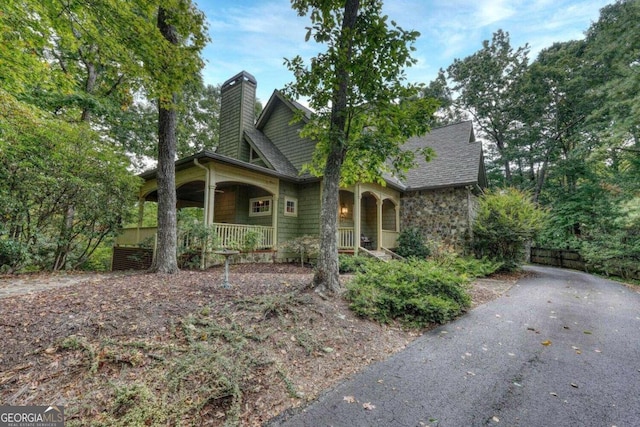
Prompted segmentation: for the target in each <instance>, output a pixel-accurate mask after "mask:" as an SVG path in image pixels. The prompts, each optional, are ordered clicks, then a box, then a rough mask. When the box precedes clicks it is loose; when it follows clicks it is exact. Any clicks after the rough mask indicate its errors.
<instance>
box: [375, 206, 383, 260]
mask: <svg viewBox="0 0 640 427" xmlns="http://www.w3.org/2000/svg"><path fill="white" fill-rule="evenodd" d="M382 202H383V200H382V194H379V197H376V211H377V212H376V216H377V219H376V222H377V228H378V238H377V239H376V250H378V251H379V250H380V248H381V247H382Z"/></svg>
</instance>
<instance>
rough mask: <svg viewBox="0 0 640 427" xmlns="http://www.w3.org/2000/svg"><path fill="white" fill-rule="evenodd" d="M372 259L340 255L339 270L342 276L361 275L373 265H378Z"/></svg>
mask: <svg viewBox="0 0 640 427" xmlns="http://www.w3.org/2000/svg"><path fill="white" fill-rule="evenodd" d="M377 262H379V261H377V260H374V259H373V258H371V257H366V256H360V255H345V254H340V255H338V269H339V271H340V274H349V273H359V272H364V271H366V270H367V267H368V266H369V265H370V264H371V263H377Z"/></svg>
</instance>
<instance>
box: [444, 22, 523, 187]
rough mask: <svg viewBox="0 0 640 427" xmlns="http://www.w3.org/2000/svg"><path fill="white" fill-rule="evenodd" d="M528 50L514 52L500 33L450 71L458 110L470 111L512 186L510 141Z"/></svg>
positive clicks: (505, 36) (505, 37)
mask: <svg viewBox="0 0 640 427" xmlns="http://www.w3.org/2000/svg"><path fill="white" fill-rule="evenodd" d="M528 54H529V46H528V45H525V46H524V47H519V48H517V49H515V50H514V49H513V48H512V46H511V42H510V39H509V33H507V32H504V31H502V30H498V31H496V32H495V33H493V37H492V39H491V41H489V40H485V41H483V43H482V49H480V50H479V51H477V52H476V53H474V54H473V55H470V56H468V57H467V58H464V59H462V60H461V59H456V60H455V61H454V62H453V64H451V65H450V66H449V67H448V68H447V73H448V76H449V78H450V79H451V80H452V81H453V87H452V90H453V91H454V92H458V93H459V97H458V98H457V99H456V103H457V105H458V109H464V110H466V111H469V112H470V113H471V114H472V115H473V118H474V124H476V125H477V126H479V127H480V129H481V130H482V132H483V133H484V135H485V136H486V138H487V139H489V140H490V141H491V142H492V143H493V144H494V147H495V148H496V150H497V152H498V153H497V154H498V159H497V163H498V167H499V168H502V170H503V171H504V179H505V181H506V184H507V185H511V163H510V160H511V159H510V156H509V152H510V141H511V139H512V131H513V129H514V126H515V125H516V123H518V122H519V121H520V119H519V117H518V116H517V113H518V109H517V106H518V104H519V102H520V101H519V96H518V92H517V91H518V87H519V85H520V84H521V80H522V78H523V75H524V73H525V71H526V69H527V64H528Z"/></svg>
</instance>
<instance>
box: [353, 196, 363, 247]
mask: <svg viewBox="0 0 640 427" xmlns="http://www.w3.org/2000/svg"><path fill="white" fill-rule="evenodd" d="M360 191H361V190H360V184H356V188H355V189H354V192H353V240H354V242H353V246H354V248H353V249H354V251H353V253H354V254H355V255H358V249H359V248H360V234H361V233H362V231H361V227H360V209H361V205H362V193H361V192H360Z"/></svg>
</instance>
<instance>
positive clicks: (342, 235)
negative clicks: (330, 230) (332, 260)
mask: <svg viewBox="0 0 640 427" xmlns="http://www.w3.org/2000/svg"><path fill="white" fill-rule="evenodd" d="M355 243H356V240H355V235H354V231H353V227H338V249H354V248H355Z"/></svg>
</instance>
